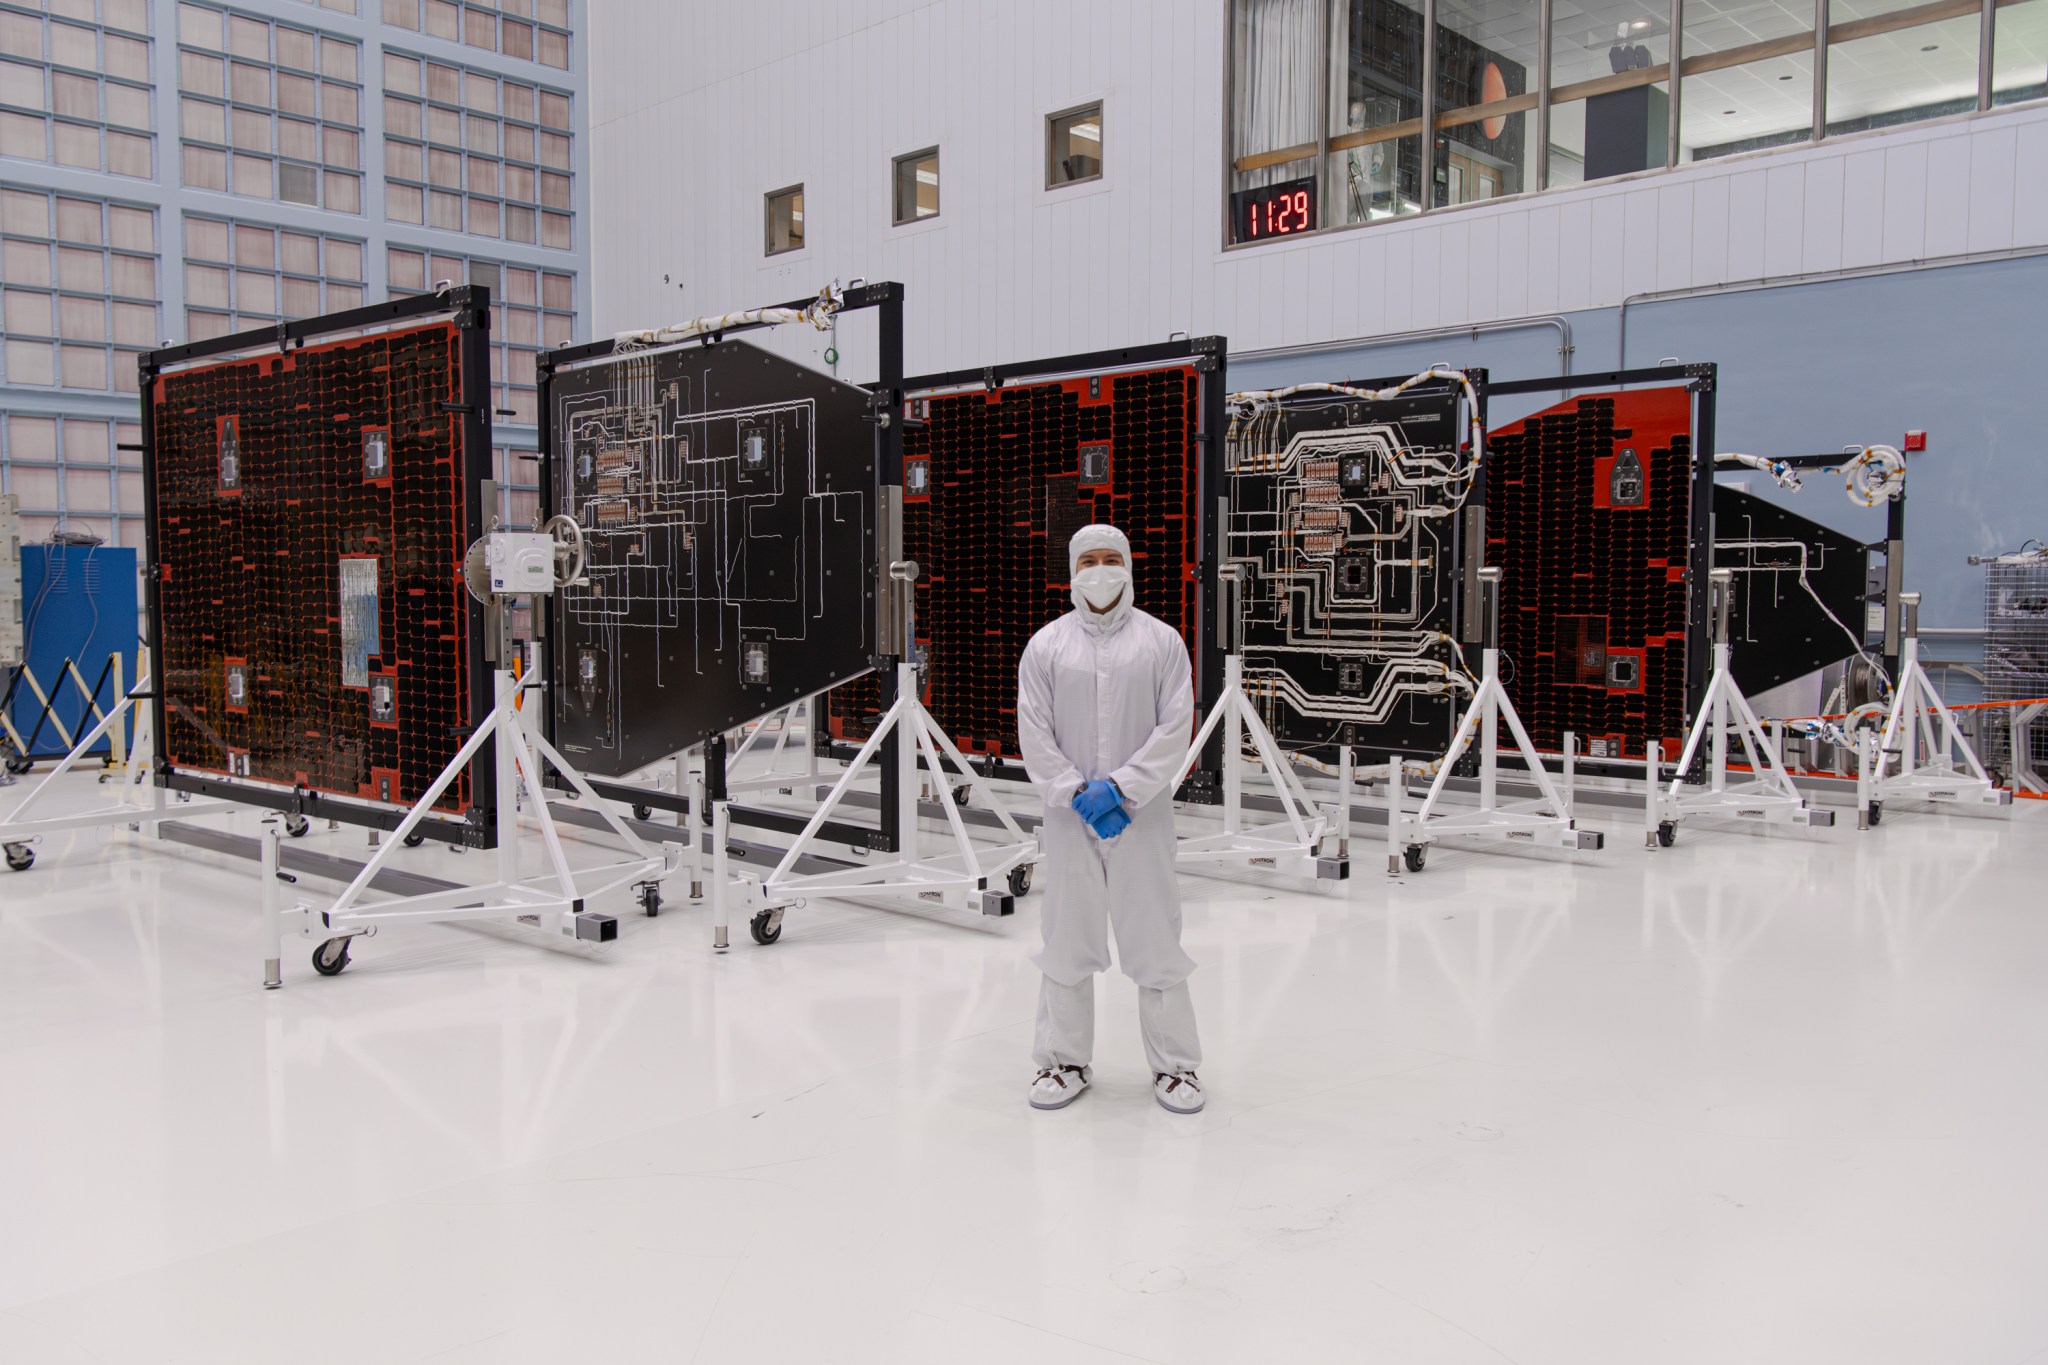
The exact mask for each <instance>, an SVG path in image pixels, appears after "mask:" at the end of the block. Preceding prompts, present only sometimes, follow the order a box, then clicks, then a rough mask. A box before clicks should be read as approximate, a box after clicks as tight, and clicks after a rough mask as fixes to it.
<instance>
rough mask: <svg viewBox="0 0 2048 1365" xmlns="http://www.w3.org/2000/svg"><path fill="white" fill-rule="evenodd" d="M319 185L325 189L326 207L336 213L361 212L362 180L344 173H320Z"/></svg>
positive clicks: (359, 177) (357, 176)
mask: <svg viewBox="0 0 2048 1365" xmlns="http://www.w3.org/2000/svg"><path fill="white" fill-rule="evenodd" d="M320 179H321V183H322V184H323V185H325V186H326V189H327V207H328V208H331V209H333V210H334V211H335V212H336V213H361V212H362V211H363V179H362V177H361V176H359V175H349V174H348V173H346V172H344V171H322V172H321V173H320Z"/></svg>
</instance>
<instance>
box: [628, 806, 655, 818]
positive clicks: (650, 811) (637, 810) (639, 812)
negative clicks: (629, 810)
mask: <svg viewBox="0 0 2048 1365" xmlns="http://www.w3.org/2000/svg"><path fill="white" fill-rule="evenodd" d="M633 818H634V819H635V820H652V819H653V818H654V807H652V806H635V807H633Z"/></svg>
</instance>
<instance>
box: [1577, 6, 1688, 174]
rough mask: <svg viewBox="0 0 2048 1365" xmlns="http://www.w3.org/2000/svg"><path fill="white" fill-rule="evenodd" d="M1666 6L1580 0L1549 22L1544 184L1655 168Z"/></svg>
mask: <svg viewBox="0 0 2048 1365" xmlns="http://www.w3.org/2000/svg"><path fill="white" fill-rule="evenodd" d="M1670 59H1671V7H1670V6H1669V5H1668V4H1667V5H1664V6H1662V7H1661V8H1660V7H1659V6H1657V5H1654V4H1649V3H1644V2H1642V0H1583V3H1581V4H1580V5H1578V6H1577V7H1576V8H1575V10H1574V12H1572V13H1570V14H1565V13H1559V14H1557V15H1556V16H1555V17H1554V18H1553V20H1552V28H1551V39H1550V80H1551V91H1550V100H1551V111H1550V183H1551V184H1552V185H1553V186H1556V185H1575V184H1578V183H1580V182H1581V181H1585V180H1600V179H1604V178H1605V177H1607V176H1610V175H1626V174H1628V173H1629V172H1630V171H1641V170H1648V169H1650V168H1651V167H1653V166H1662V165H1663V164H1664V163H1665V160H1666V155H1667V152H1668V150H1669V149H1668V147H1667V139H1668V130H1669V128H1670V122H1669V120H1670V115H1671V91H1670V85H1669V83H1668V77H1669V75H1670V71H1669V62H1670Z"/></svg>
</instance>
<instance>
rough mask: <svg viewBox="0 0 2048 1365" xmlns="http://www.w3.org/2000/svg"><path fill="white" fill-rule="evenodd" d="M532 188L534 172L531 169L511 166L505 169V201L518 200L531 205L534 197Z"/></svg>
mask: <svg viewBox="0 0 2048 1365" xmlns="http://www.w3.org/2000/svg"><path fill="white" fill-rule="evenodd" d="M533 186H534V172H533V170H532V168H530V167H527V166H512V165H507V166H506V167H505V197H506V198H507V199H519V200H523V201H524V202H526V203H529V204H531V203H533V202H534V200H535V197H536V195H535V191H534V188H533Z"/></svg>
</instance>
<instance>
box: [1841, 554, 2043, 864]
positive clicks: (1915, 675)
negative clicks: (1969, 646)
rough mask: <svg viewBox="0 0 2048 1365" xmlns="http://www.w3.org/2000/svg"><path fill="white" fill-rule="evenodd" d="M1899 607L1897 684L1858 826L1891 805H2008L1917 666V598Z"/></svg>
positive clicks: (1904, 598) (1910, 596)
mask: <svg viewBox="0 0 2048 1365" xmlns="http://www.w3.org/2000/svg"><path fill="white" fill-rule="evenodd" d="M1899 602H1900V604H1901V606H1902V608H1903V613H1902V620H1901V622H1900V628H1901V633H1902V634H1903V635H1904V636H1905V640H1904V643H1903V645H1902V646H1901V657H1900V667H1899V680H1898V683H1897V684H1896V686H1895V687H1894V688H1893V691H1892V709H1891V711H1890V712H1889V713H1888V714H1887V715H1886V716H1885V718H1884V733H1883V736H1882V737H1881V738H1880V740H1879V742H1878V746H1877V748H1878V752H1877V760H1876V763H1875V764H1874V766H1873V771H1872V774H1871V782H1870V790H1869V792H1868V800H1869V804H1868V805H1867V806H1866V807H1864V810H1863V814H1864V816H1865V820H1864V822H1863V823H1864V824H1865V825H1866V827H1867V826H1868V825H1874V824H1876V823H1878V820H1879V819H1880V817H1881V816H1882V814H1883V811H1884V808H1885V806H1886V805H1888V804H1889V803H1891V802H1893V801H1934V802H1940V803H1943V804H1949V805H1975V806H2001V807H2004V806H2011V805H2012V793H2011V792H2010V791H2007V790H2006V789H2004V788H2002V787H1999V786H1996V785H1994V784H1993V783H1992V781H1991V776H1990V774H1988V773H1986V772H1985V771H1984V765H1983V763H1981V762H1980V761H1978V758H1977V753H1976V751H1975V750H1974V749H1972V748H1971V747H1970V743H1969V741H1968V740H1966V739H1964V738H1963V734H1962V730H1961V729H1960V728H1959V727H1958V726H1957V725H1956V718H1955V713H1954V712H1952V711H1950V710H1949V709H1948V707H1947V706H1945V705H1943V704H1942V700H1941V697H1940V696H1939V695H1938V694H1937V693H1936V692H1935V690H1934V684H1933V683H1932V682H1930V681H1928V678H1927V670H1925V669H1923V668H1922V667H1920V594H1919V593H1917V592H1905V593H1900V594H1899ZM1959 756H1960V759H1961V761H1960V762H1958V761H1957V760H1958V757H1959ZM1894 757H1897V759H1898V762H1899V770H1898V772H1896V773H1894V772H1892V770H1891V766H1892V764H1891V761H1892V759H1893V758H1894Z"/></svg>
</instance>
